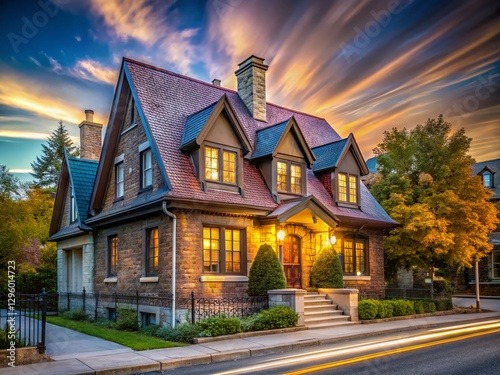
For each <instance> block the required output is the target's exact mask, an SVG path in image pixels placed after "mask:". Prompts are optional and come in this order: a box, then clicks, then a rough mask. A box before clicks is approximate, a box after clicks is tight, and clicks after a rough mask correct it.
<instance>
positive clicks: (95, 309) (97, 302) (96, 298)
mask: <svg viewBox="0 0 500 375" xmlns="http://www.w3.org/2000/svg"><path fill="white" fill-rule="evenodd" d="M98 304H99V292H97V293H96V294H95V307H94V320H97V305H98Z"/></svg>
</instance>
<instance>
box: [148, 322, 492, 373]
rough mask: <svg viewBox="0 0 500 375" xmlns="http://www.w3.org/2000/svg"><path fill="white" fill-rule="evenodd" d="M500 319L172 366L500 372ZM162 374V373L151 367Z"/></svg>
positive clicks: (262, 370) (237, 370)
mask: <svg viewBox="0 0 500 375" xmlns="http://www.w3.org/2000/svg"><path fill="white" fill-rule="evenodd" d="M499 364H500V323H498V322H496V323H495V324H493V325H491V324H490V325H489V326H485V325H482V324H481V325H472V326H470V325H469V326H467V327H464V328H463V329H457V328H456V327H451V328H446V329H434V330H421V331H417V332H404V333H399V334H392V335H386V336H383V337H376V338H370V339H365V340H356V341H349V342H345V343H337V344H332V345H322V346H321V347H319V348H318V347H313V348H304V349H301V350H297V351H294V352H286V353H281V354H275V355H269V356H261V357H251V358H247V359H242V360H237V361H233V362H222V363H214V364H209V365H200V366H192V367H184V368H179V369H176V370H170V371H168V372H167V373H168V374H171V375H178V374H179V375H180V374H182V375H201V374H203V375H238V374H266V375H267V374H269V375H273V374H288V375H292V374H293V375H300V374H321V375H324V374H335V375H337V374H384V375H385V374H411V375H420V374H422V375H423V374H425V375H428V374H439V375H446V374H450V375H451V374H453V375H456V374H464V375H478V374H484V375H489V374H499V373H500V365H499ZM151 374H159V373H151Z"/></svg>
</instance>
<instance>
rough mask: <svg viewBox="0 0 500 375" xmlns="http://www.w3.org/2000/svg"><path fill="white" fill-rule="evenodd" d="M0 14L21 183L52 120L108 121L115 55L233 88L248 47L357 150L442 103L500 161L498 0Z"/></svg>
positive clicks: (11, 134) (147, 4)
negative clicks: (90, 113)
mask: <svg viewBox="0 0 500 375" xmlns="http://www.w3.org/2000/svg"><path fill="white" fill-rule="evenodd" d="M0 20H1V22H0V29H1V32H0V35H1V37H0V82H1V83H2V84H1V85H0V164H5V165H7V167H8V168H9V169H10V170H11V171H12V172H15V174H16V175H17V176H18V177H21V178H22V179H23V180H29V179H30V175H29V174H28V173H27V172H28V171H29V170H30V168H31V167H30V163H31V162H32V161H34V160H35V158H36V156H38V155H40V154H41V145H42V144H43V142H45V141H46V139H47V137H48V136H49V135H50V133H51V132H52V131H53V130H54V129H55V128H56V127H57V121H58V120H63V122H64V124H65V125H66V127H67V129H68V130H69V133H70V135H71V136H72V137H73V139H74V141H75V143H79V140H78V134H79V130H78V126H77V125H78V124H79V123H80V122H81V121H82V120H83V118H84V110H85V109H93V110H94V111H95V113H96V120H97V121H100V122H102V123H104V124H106V122H107V120H108V116H109V110H110V106H111V101H112V97H113V92H114V86H115V84H116V79H117V74H118V71H119V67H120V62H121V59H122V57H123V56H127V57H130V58H134V59H137V60H139V61H144V62H147V63H150V64H153V65H155V66H159V67H162V68H165V69H168V70H172V71H175V72H178V73H181V74H185V75H189V76H191V77H195V78H197V79H201V80H204V81H211V80H212V79H213V78H219V79H221V80H222V85H223V86H225V87H228V88H232V89H235V88H236V80H235V77H234V71H235V70H236V68H237V64H238V63H239V62H241V61H242V60H244V59H245V58H246V57H248V56H249V55H251V54H255V55H257V56H261V57H264V58H265V59H266V63H267V64H269V65H270V68H269V70H268V72H267V99H268V101H270V102H273V103H276V104H279V105H282V106H285V107H290V108H294V109H297V110H300V111H305V112H308V113H311V114H314V115H317V116H320V117H324V118H326V119H327V120H328V121H329V123H330V124H331V125H332V126H333V127H334V128H335V130H337V132H338V133H339V134H340V135H341V136H344V137H346V136H348V134H349V133H350V132H353V133H354V134H355V136H356V139H357V141H358V143H359V144H360V147H361V149H362V152H363V155H364V156H365V158H370V157H371V156H373V154H372V151H371V150H372V149H373V147H375V146H376V145H377V143H379V142H380V141H381V139H382V137H383V131H384V130H390V129H391V128H392V127H398V128H402V127H407V128H412V127H413V126H415V125H416V124H418V123H423V122H425V120H426V119H427V118H430V117H431V118H432V117H437V116H438V115H439V114H444V115H445V119H446V120H447V121H449V122H451V123H452V124H453V126H454V129H458V128H459V127H464V128H465V129H466V134H467V135H468V136H469V137H471V138H473V142H472V148H471V154H472V155H473V156H474V157H475V158H476V159H477V160H478V161H483V160H488V159H496V158H500V151H499V147H498V143H499V142H498V140H499V139H500V94H499V93H500V62H499V57H500V35H499V33H500V28H499V27H498V25H499V23H500V22H499V21H500V16H499V12H498V6H497V5H496V2H494V1H487V0H477V1H423V0H414V1H408V0H406V1H398V0H390V1H356V2H355V1H326V0H325V1H293V0H272V1H271V0H266V1H261V0H253V1H243V0H213V1H184V0H180V1H174V0H169V1H153V0H141V1H136V0H123V1H118V0H80V1H76V0H52V1H50V0H41V1H34V0H28V1H7V2H6V3H4V4H2V14H1V15H0Z"/></svg>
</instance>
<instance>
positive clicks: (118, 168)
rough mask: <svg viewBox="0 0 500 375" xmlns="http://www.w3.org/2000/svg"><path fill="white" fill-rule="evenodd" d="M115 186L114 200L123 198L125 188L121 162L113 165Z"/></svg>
mask: <svg viewBox="0 0 500 375" xmlns="http://www.w3.org/2000/svg"><path fill="white" fill-rule="evenodd" d="M115 180H116V181H115V185H116V198H121V197H123V192H124V187H125V170H124V168H123V162H120V163H118V164H115Z"/></svg>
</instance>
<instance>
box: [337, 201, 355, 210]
mask: <svg viewBox="0 0 500 375" xmlns="http://www.w3.org/2000/svg"><path fill="white" fill-rule="evenodd" d="M337 206H338V207H345V208H355V209H358V210H359V209H360V206H359V205H358V204H357V203H349V202H337Z"/></svg>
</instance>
